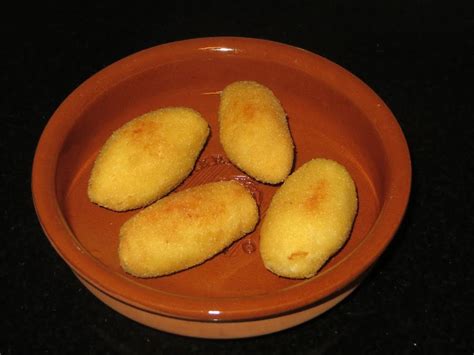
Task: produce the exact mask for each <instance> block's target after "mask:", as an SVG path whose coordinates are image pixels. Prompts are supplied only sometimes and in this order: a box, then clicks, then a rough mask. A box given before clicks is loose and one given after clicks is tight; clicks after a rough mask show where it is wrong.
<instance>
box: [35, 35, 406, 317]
mask: <svg viewBox="0 0 474 355" xmlns="http://www.w3.org/2000/svg"><path fill="white" fill-rule="evenodd" d="M203 51H210V52H212V53H213V54H215V55H223V56H224V55H226V56H228V55H236V56H240V57H244V58H258V59H269V60H271V61H272V62H276V63H281V64H283V65H286V66H292V67H295V68H296V69H298V70H302V71H304V72H306V73H308V74H309V75H311V76H317V77H318V79H319V80H322V81H324V82H325V83H327V84H328V85H329V86H332V87H336V86H335V85H336V84H338V86H337V90H338V91H339V92H341V93H342V94H343V95H346V96H347V97H351V99H352V101H353V102H354V103H355V105H356V106H358V108H359V109H361V110H362V111H363V112H364V113H366V115H367V116H368V117H370V118H371V119H372V120H373V122H374V126H375V127H376V129H377V131H378V133H379V134H380V136H382V137H383V148H384V149H385V154H386V156H388V157H390V159H389V161H388V164H389V165H388V166H387V170H388V171H387V174H388V175H389V176H391V179H390V183H389V184H388V186H386V193H387V196H389V198H388V199H387V201H386V202H385V203H384V205H383V206H382V209H381V212H380V215H379V217H378V219H377V221H376V222H375V223H374V225H373V228H372V229H371V231H370V232H369V234H368V235H367V237H366V238H365V239H364V241H363V242H362V243H361V244H360V245H359V246H358V247H357V248H356V249H355V250H354V251H353V252H352V253H351V255H350V256H348V257H347V258H346V259H344V260H343V261H342V262H341V263H339V264H338V265H336V266H335V267H334V268H332V269H331V271H330V272H326V273H322V274H321V275H319V276H318V282H311V280H309V281H307V282H303V283H300V284H298V286H297V287H292V288H288V289H284V290H281V291H279V292H274V293H270V294H266V295H259V296H251V297H239V298H218V299H212V298H198V297H185V296H181V295H173V294H168V293H164V292H160V291H158V290H154V289H150V288H146V287H140V289H138V286H137V284H135V283H132V282H130V281H129V280H128V279H126V278H125V277H123V276H121V275H119V274H116V273H113V272H110V270H108V269H107V268H106V267H105V266H104V265H102V264H100V263H99V262H97V261H96V260H95V259H94V258H92V257H91V256H90V255H89V254H88V253H87V251H84V250H83V249H82V247H81V245H80V244H79V243H78V242H77V241H76V238H75V237H74V235H73V233H72V232H71V230H70V229H69V227H68V225H67V222H66V221H65V219H64V217H63V215H62V213H61V209H60V207H59V205H58V203H57V198H56V186H55V175H56V164H57V159H58V155H59V153H60V151H61V147H62V145H63V140H64V139H65V137H66V136H67V133H68V132H69V131H70V130H71V129H72V127H73V125H74V117H77V116H78V112H81V111H82V110H83V109H84V107H86V106H87V105H88V103H90V102H91V101H93V100H94V98H95V97H97V96H98V95H100V94H101V93H103V92H104V91H106V90H107V89H108V88H110V87H112V86H114V85H117V84H118V83H119V82H121V81H123V80H126V79H127V78H129V77H131V76H134V75H137V74H139V73H140V72H143V71H146V70H149V69H150V68H152V67H156V66H159V65H163V64H164V63H169V62H173V61H177V60H180V58H187V59H189V58H193V57H199V56H200V55H202V52H203ZM289 58H291V59H289ZM290 62H291V63H290ZM341 81H343V82H344V86H340V85H339V83H340V82H341ZM71 118H72V119H71ZM375 122H376V124H375ZM410 185H411V163H410V156H409V151H408V146H407V144H406V141H405V137H404V135H403V133H402V131H401V129H400V127H399V125H398V123H397V121H396V119H395V117H394V116H393V114H392V113H391V112H390V110H389V109H388V108H387V107H386V106H385V104H384V103H383V101H382V100H381V99H380V98H379V97H378V96H377V95H376V94H375V93H374V92H373V91H372V90H371V89H370V88H369V87H368V86H367V85H365V84H364V83H363V82H362V81H360V80H359V79H358V78H356V77H355V76H354V75H352V74H350V73H349V72H347V71H346V70H345V69H343V68H341V67H339V66H338V65H336V64H334V63H332V62H330V61H328V60H327V59H324V58H322V57H320V56H318V55H316V54H313V53H310V52H307V51H305V50H302V49H299V48H296V47H292V46H289V45H285V44H281V43H276V42H271V41H266V40H257V39H250V38H235V37H216V38H201V39H193V40H185V41H180V42H174V43H169V44H165V45H160V46H157V47H153V48H150V49H147V50H144V51H141V52H138V53H136V54H133V55H131V56H129V57H127V58H125V59H122V60H120V61H118V62H116V63H114V64H112V65H110V66H109V67H107V68H105V69H103V70H102V71H100V72H99V73H97V74H95V75H94V76H92V77H91V78H90V79H88V80H87V81H85V82H84V83H83V84H82V85H80V86H79V87H78V88H77V89H76V90H75V91H74V92H73V93H71V94H70V95H69V97H67V98H66V100H65V101H64V102H63V103H62V104H61V105H60V106H59V108H58V109H57V111H56V112H55V113H54V114H53V116H52V117H51V119H50V120H49V122H48V124H47V126H46V128H45V129H44V131H43V134H42V136H41V138H40V140H39V143H38V146H37V150H36V154H35V158H34V163H33V172H32V191H33V199H34V204H35V208H36V212H37V214H38V217H39V220H40V222H41V225H42V227H43V229H44V231H45V234H46V235H47V236H48V238H49V240H50V242H51V243H52V245H53V246H54V248H55V249H56V251H57V252H58V253H59V254H60V255H61V257H62V258H63V259H64V260H65V261H66V262H67V263H68V264H69V265H70V266H71V268H72V269H73V270H74V271H75V272H76V273H78V274H79V275H80V276H81V277H82V278H84V279H85V280H87V281H88V282H89V283H91V284H92V285H94V286H95V287H97V288H98V289H100V290H102V291H103V292H105V293H107V294H109V295H110V296H111V297H114V298H117V299H118V300H121V301H122V302H125V303H126V304H129V305H131V306H133V307H138V308H140V309H143V310H147V311H151V312H154V313H158V314H160V315H167V316H172V317H177V318H183V319H192V320H200V321H210V320H213V321H215V320H222V321H232V320H251V319H258V318H260V319H261V318H265V317H274V316H276V315H278V314H282V313H288V312H291V311H294V310H297V309H301V308H304V307H308V306H311V305H312V304H315V303H317V302H321V301H322V300H324V299H327V298H330V297H331V296H332V295H335V294H336V293H337V292H339V291H341V290H343V289H344V288H346V287H348V286H349V285H350V284H351V283H352V282H354V281H355V280H356V279H357V278H358V277H359V276H360V275H361V274H362V273H364V272H365V271H366V270H367V269H368V268H369V267H370V266H371V265H372V264H373V263H374V262H375V261H376V260H377V258H378V257H379V256H380V254H381V253H382V252H383V251H384V249H385V248H386V247H387V245H388V244H389V242H390V241H391V239H392V238H393V236H394V234H395V232H396V230H397V228H398V226H399V224H400V222H401V220H402V218H403V214H404V211H405V209H406V206H407V203H408V198H409V194H410ZM210 311H214V312H210Z"/></svg>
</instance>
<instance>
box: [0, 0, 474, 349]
mask: <svg viewBox="0 0 474 355" xmlns="http://www.w3.org/2000/svg"><path fill="white" fill-rule="evenodd" d="M466 4H468V2H466ZM129 5H132V4H129ZM133 5H135V6H134V7H133V8H125V7H123V6H122V7H121V8H118V7H116V5H115V6H114V5H110V4H109V5H95V7H86V6H85V5H84V4H81V3H79V2H75V3H72V4H69V5H67V7H65V6H63V7H57V6H48V5H46V4H44V3H43V4H41V8H38V9H36V8H32V7H31V6H32V5H31V4H26V3H17V5H16V9H15V10H6V9H3V15H2V20H1V36H2V37H1V38H2V56H1V63H2V65H1V69H2V72H1V80H2V81H1V84H2V85H1V88H2V94H1V96H0V100H1V101H0V102H1V114H0V115H1V119H0V124H1V126H0V127H1V135H2V138H1V141H0V154H1V158H2V161H1V175H0V176H1V181H0V186H1V187H2V194H1V196H2V204H1V206H2V207H1V211H2V213H1V218H2V222H3V223H2V236H1V243H2V244H1V246H0V277H1V279H0V281H1V285H2V290H1V293H0V305H1V307H2V309H1V310H2V314H1V318H0V319H1V329H2V330H1V331H0V354H2V355H4V354H22V353H25V354H26V353H28V354H36V353H83V354H85V353H98V354H99V353H100V354H107V353H110V354H133V353H141V354H145V353H164V352H171V353H176V354H180V353H203V354H207V353H231V354H232V353H248V352H257V353H258V352H260V353H261V352H265V353H272V354H275V353H293V354H329V353H331V354H332V353H336V354H337V353H340V354H348V353H350V354H353V353H363V354H417V353H420V354H473V353H474V339H473V334H474V326H473V324H474V312H473V300H474V288H473V271H472V270H473V266H472V259H473V256H474V255H473V252H472V250H473V243H474V242H473V237H474V229H473V217H472V207H473V203H472V202H471V200H472V198H473V193H472V187H471V183H472V182H473V167H474V164H473V162H472V153H473V142H472V139H471V137H472V136H473V128H472V124H471V121H472V120H473V116H474V108H473V99H472V97H473V79H474V75H473V74H474V73H473V72H474V69H473V68H474V37H473V35H472V33H473V32H472V31H473V29H474V16H473V13H474V12H473V7H472V6H470V5H464V4H463V3H459V2H455V1H451V2H440V3H439V4H438V3H437V2H436V3H435V2H429V1H410V2H385V1H380V2H378V3H375V2H374V3H364V2H359V1H357V2H347V3H346V2H343V1H339V2H331V3H328V2H327V1H324V2H323V1H307V2H288V3H287V4H286V5H283V4H282V3H279V2H273V3H272V4H265V6H263V4H262V5H260V3H259V2H257V1H254V2H253V3H250V4H244V3H242V2H235V1H234V2H225V3H224V2H215V3H201V2H195V3H184V4H182V3H179V4H177V5H175V6H163V5H159V2H154V4H153V6H147V5H145V4H140V3H138V2H137V3H134V4H133ZM216 35H232V36H245V37H256V38H265V39H270V40H274V41H279V42H284V43H287V44H291V45H294V46H298V47H302V48H305V49H307V50H310V51H313V52H315V53H318V54H320V55H322V56H324V57H326V58H328V59H330V60H332V61H334V62H336V63H338V64H340V65H342V66H343V67H345V68H346V69H348V70H349V71H351V72H353V73H354V74H355V75H357V76H358V77H360V78H361V79H362V80H363V81H365V82H366V83H367V84H368V85H369V86H371V87H372V88H373V89H374V90H375V91H376V92H377V93H378V94H379V95H380V96H381V97H382V99H383V100H385V102H386V103H387V104H388V106H389V107H390V108H391V109H392V111H393V113H394V114H395V116H396V117H397V119H398V120H399V123H400V125H401V127H402V129H403V130H404V132H405V135H406V138H407V141H408V144H409V147H410V151H411V155H412V160H413V186H412V194H411V201H410V204H409V206H408V210H407V213H406V217H405V219H404V221H403V223H402V225H401V227H400V230H399V231H398V233H397V234H396V236H395V239H394V241H393V243H392V244H391V245H390V247H389V248H388V249H387V251H386V252H385V254H384V255H383V256H382V258H381V259H380V261H379V263H378V264H377V265H376V267H375V269H374V270H373V272H372V273H371V274H370V276H369V277H368V278H367V279H366V280H365V281H364V282H363V284H362V285H361V286H360V287H359V288H358V289H357V290H356V292H354V293H353V294H352V295H351V296H350V297H348V298H347V299H346V300H345V301H343V302H342V303H341V304H339V305H338V306H336V307H335V308H333V309H331V310H330V311H328V312H327V313H325V314H323V315H322V316H320V317H318V318H316V319H313V320H311V321H309V322H307V323H304V324H302V325H300V326H298V327H295V328H292V329H289V330H285V331H282V332H279V333H276V334H272V335H267V336H262V337H258V338H252V339H243V340H228V341H218V340H202V339H192V338H186V337H181V336H176V335H172V334H167V333H162V332H159V331H156V330H153V329H150V328H147V327H145V326H142V325H140V324H137V323H135V322H133V321H130V320H128V319H126V318H125V317H123V316H121V315H120V314H117V313H115V312H114V311H112V310H111V309H109V308H108V307H107V306H105V305H104V304H102V303H101V302H100V301H98V300H97V299H96V298H95V297H94V296H92V295H91V294H90V293H89V292H88V291H87V290H85V289H84V287H83V286H82V285H81V284H80V283H79V281H77V280H76V278H75V277H74V276H73V274H72V272H71V271H70V270H69V268H68V267H67V266H66V264H65V263H64V262H63V261H62V260H61V259H60V257H59V256H58V255H57V254H56V252H55V251H54V250H53V248H52V247H51V246H50V244H49V242H48V240H47V239H46V238H45V236H44V235H43V232H42V230H41V228H40V226H39V224H38V221H37V218H36V215H35V212H34V208H33V204H32V201H31V189H30V182H31V180H30V175H31V165H32V159H33V154H34V150H35V146H36V143H37V141H38V138H39V136H40V134H41V131H42V129H43V128H44V126H45V124H46V122H47V121H48V119H49V117H50V116H51V115H52V113H53V112H54V110H55V109H56V107H57V106H58V105H59V104H60V103H61V101H62V100H63V99H64V98H65V97H66V96H67V95H68V94H69V93H70V92H71V91H72V90H73V89H74V88H75V87H76V86H77V85H79V84H80V83H81V82H82V81H84V80H85V79H87V78H88V77H89V76H90V75H92V74H94V73H96V72H97V71H99V70H100V69H102V68H104V67H105V66H107V65H109V64H111V63H112V62H114V61H116V60H118V59H120V58H122V57H124V56H126V55H129V54H132V53H134V52H136V51H139V50H141V49H145V48H148V47H151V46H155V45H159V44H162V43H166V42H170V41H175V40H181V39H188V38H194V37H204V36H216Z"/></svg>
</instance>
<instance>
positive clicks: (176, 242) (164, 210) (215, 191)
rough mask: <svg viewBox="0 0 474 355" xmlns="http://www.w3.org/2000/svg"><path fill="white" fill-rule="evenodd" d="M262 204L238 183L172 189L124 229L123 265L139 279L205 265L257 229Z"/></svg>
mask: <svg viewBox="0 0 474 355" xmlns="http://www.w3.org/2000/svg"><path fill="white" fill-rule="evenodd" d="M257 222H258V208H257V204H256V202H255V200H254V199H253V197H252V194H251V193H250V192H249V191H248V190H247V189H246V188H245V187H243V186H242V185H240V184H239V183H238V182H236V181H220V182H214V183H208V184H203V185H199V186H196V187H194V188H190V189H186V190H183V191H180V192H176V193H173V194H171V195H169V196H167V197H164V198H162V199H161V200H158V201H157V202H155V203H154V204H153V205H151V206H148V207H147V208H145V209H144V210H142V211H140V212H139V213H138V214H136V215H135V216H133V217H132V218H131V219H129V220H128V221H127V222H125V224H124V225H123V226H122V228H121V229H120V244H119V258H120V264H121V266H122V268H123V269H124V270H125V271H126V272H128V273H129V274H132V275H134V276H138V277H154V276H162V275H168V274H172V273H174V272H177V271H181V270H184V269H188V268H190V267H192V266H195V265H198V264H201V263H202V262H204V261H206V260H208V259H209V258H211V257H212V256H214V255H216V254H217V253H219V252H221V251H222V250H224V248H226V247H227V246H229V245H230V244H231V243H233V242H235V241H236V240H237V239H240V238H241V237H243V236H244V235H246V234H247V233H249V232H251V231H253V230H254V228H255V225H256V224H257Z"/></svg>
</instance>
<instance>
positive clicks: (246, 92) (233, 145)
mask: <svg viewBox="0 0 474 355" xmlns="http://www.w3.org/2000/svg"><path fill="white" fill-rule="evenodd" d="M219 136H220V141H221V144H222V147H223V148H224V151H225V153H226V155H227V157H228V158H229V159H230V161H231V162H232V163H234V164H235V165H236V166H237V167H238V168H240V169H241V170H243V171H244V172H245V173H247V174H248V175H250V176H252V177H253V178H255V179H257V180H259V181H261V182H265V183H270V184H277V183H280V182H282V181H283V180H285V179H286V177H287V176H288V175H289V173H290V171H291V168H292V166H293V156H294V147H293V140H292V138H291V134H290V130H289V127H288V122H287V120H286V114H285V111H284V110H283V107H282V106H281V104H280V101H279V100H278V99H277V98H276V96H275V95H274V94H273V92H272V91H271V90H270V89H269V88H267V87H265V86H263V85H261V84H259V83H257V82H254V81H237V82H234V83H232V84H230V85H228V86H227V87H225V89H224V90H223V91H222V93H221V98H220V105H219Z"/></svg>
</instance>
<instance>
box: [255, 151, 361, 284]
mask: <svg viewBox="0 0 474 355" xmlns="http://www.w3.org/2000/svg"><path fill="white" fill-rule="evenodd" d="M357 204H358V202H357V192H356V186H355V184H354V181H353V180H352V178H351V176H350V175H349V173H348V172H347V170H346V169H345V168H344V167H343V166H342V165H340V164H339V163H337V162H335V161H332V160H327V159H313V160H311V161H309V162H307V163H305V164H304V165H302V166H301V167H300V168H299V169H297V170H296V171H295V172H294V173H293V174H291V175H290V176H289V177H288V178H287V179H286V181H285V182H284V183H283V185H282V186H281V187H280V188H279V189H278V190H277V192H276V193H275V195H274V196H273V198H272V201H271V203H270V206H269V208H268V210H267V213H266V215H265V217H264V218H263V221H262V227H261V231H260V254H261V257H262V260H263V262H264V265H265V267H266V268H267V269H268V270H270V271H272V272H273V273H275V274H277V275H279V276H283V277H287V278H309V277H312V276H313V275H315V274H316V273H317V272H318V270H319V269H320V268H321V267H322V266H323V265H324V264H325V263H326V261H327V260H328V259H329V258H330V257H331V256H332V255H334V254H335V253H336V252H337V251H338V250H339V249H340V248H341V247H342V246H343V245H344V243H345V242H346V240H347V239H348V238H349V234H350V232H351V229H352V225H353V222H354V218H355V216H356V212H357Z"/></svg>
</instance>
